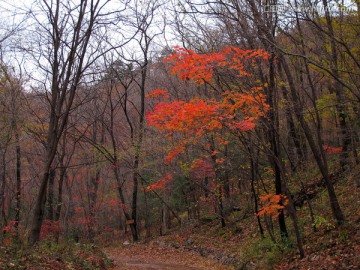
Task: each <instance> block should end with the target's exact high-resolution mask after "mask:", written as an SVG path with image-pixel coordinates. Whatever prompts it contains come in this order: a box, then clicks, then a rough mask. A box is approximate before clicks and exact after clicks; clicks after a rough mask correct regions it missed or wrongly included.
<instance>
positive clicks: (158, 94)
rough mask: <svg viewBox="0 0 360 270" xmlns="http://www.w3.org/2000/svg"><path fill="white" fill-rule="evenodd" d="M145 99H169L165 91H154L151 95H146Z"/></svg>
mask: <svg viewBox="0 0 360 270" xmlns="http://www.w3.org/2000/svg"><path fill="white" fill-rule="evenodd" d="M145 97H146V98H156V97H163V98H169V97H170V96H169V93H168V91H167V90H161V89H155V90H154V91H153V92H152V93H151V94H146V96H145Z"/></svg>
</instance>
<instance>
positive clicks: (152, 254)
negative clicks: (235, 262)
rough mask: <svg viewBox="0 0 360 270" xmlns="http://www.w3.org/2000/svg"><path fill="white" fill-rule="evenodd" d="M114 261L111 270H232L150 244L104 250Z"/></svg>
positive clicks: (175, 250) (199, 257) (194, 254)
mask: <svg viewBox="0 0 360 270" xmlns="http://www.w3.org/2000/svg"><path fill="white" fill-rule="evenodd" d="M104 252H105V253H106V254H107V256H108V257H109V258H110V259H111V260H113V262H114V267H113V268H112V269H111V270H118V269H128V270H137V269H139V270H205V269H206V270H230V269H232V268H230V267H228V266H224V265H220V264H218V263H216V262H214V261H213V260H211V259H206V258H203V257H201V256H200V255H198V254H196V253H192V252H188V251H184V250H180V249H174V248H171V247H159V246H152V245H148V244H131V245H127V246H123V245H121V246H118V247H112V248H106V249H104Z"/></svg>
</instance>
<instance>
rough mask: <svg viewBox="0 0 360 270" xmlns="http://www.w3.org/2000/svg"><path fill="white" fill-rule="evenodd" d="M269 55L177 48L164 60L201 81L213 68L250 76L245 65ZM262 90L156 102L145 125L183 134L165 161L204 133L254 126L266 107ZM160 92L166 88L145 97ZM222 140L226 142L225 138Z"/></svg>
mask: <svg viewBox="0 0 360 270" xmlns="http://www.w3.org/2000/svg"><path fill="white" fill-rule="evenodd" d="M268 57H269V54H268V53H267V52H264V51H262V50H241V49H239V48H236V47H231V46H228V47H226V48H225V49H223V50H222V51H220V52H216V53H215V52H213V53H208V54H197V53H195V52H194V51H192V50H186V49H183V48H179V47H176V48H175V53H174V54H173V55H171V56H169V57H167V58H166V59H165V60H164V61H165V62H167V63H170V70H171V72H172V73H173V74H176V75H178V76H179V77H180V78H181V79H184V80H192V81H194V82H196V83H198V84H204V83H205V82H211V81H212V79H213V75H214V74H215V70H216V69H219V70H225V71H235V72H236V75H237V76H238V77H242V76H251V74H250V73H249V72H248V71H246V67H248V66H249V64H252V63H253V62H254V61H257V60H259V59H262V60H267V59H268ZM262 91H263V88H262V87H253V88H251V89H249V90H248V91H245V90H243V91H242V93H239V92H237V91H226V92H224V93H223V94H222V95H219V96H218V97H217V98H216V99H208V100H204V99H200V98H194V99H192V100H190V101H181V100H178V101H173V102H159V103H158V104H157V105H155V106H154V109H153V111H151V112H149V113H148V114H147V121H148V124H149V125H151V126H154V127H156V128H157V129H158V130H160V131H161V132H163V133H164V135H165V136H167V137H168V138H169V139H172V138H173V135H174V134H175V133H178V134H181V135H182V136H183V139H182V141H181V143H180V144H178V145H177V146H175V148H173V149H172V150H170V152H169V153H168V155H167V157H166V163H167V164H168V163H170V161H171V160H172V159H174V158H175V157H177V156H178V155H180V154H182V153H183V152H184V151H185V149H186V146H187V145H189V144H190V143H197V142H198V141H199V138H201V137H202V136H204V135H205V134H209V133H215V134H216V135H217V136H216V137H220V136H221V134H223V132H224V130H227V131H230V132H232V133H238V132H246V131H249V130H252V129H254V128H255V127H256V121H257V120H258V119H259V118H260V117H265V115H266V112H267V111H268V109H269V106H268V105H267V104H266V97H265V95H264V94H263V93H262ZM159 95H163V96H164V97H168V95H167V92H166V91H165V90H155V91H154V92H153V93H152V94H149V95H148V97H157V96H159ZM223 141H224V144H227V141H225V140H223ZM219 142H220V141H219ZM223 162H224V160H223V159H221V158H220V159H219V158H218V159H216V163H223Z"/></svg>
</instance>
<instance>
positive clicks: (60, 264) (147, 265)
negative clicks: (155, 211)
mask: <svg viewBox="0 0 360 270" xmlns="http://www.w3.org/2000/svg"><path fill="white" fill-rule="evenodd" d="M309 171H310V170H309ZM359 177H360V166H358V167H356V168H353V169H352V170H351V171H350V172H347V173H346V174H336V178H337V179H336V180H337V181H336V184H335V188H336V192H337V195H338V199H339V202H340V205H341V207H342V209H343V212H344V215H345V217H346V222H345V223H344V224H342V225H341V226H336V224H335V221H334V220H333V218H332V215H331V210H330V207H329V202H328V196H327V192H326V190H325V189H324V188H319V187H316V185H314V183H316V182H318V180H319V179H320V178H319V177H314V176H311V177H303V178H302V179H309V180H308V181H305V180H304V184H305V185H308V186H309V187H312V188H318V190H316V192H315V191H314V190H312V192H313V193H312V194H315V195H314V196H313V197H312V199H311V201H310V204H311V205H312V209H313V212H314V218H315V220H314V221H311V219H310V214H309V202H305V203H304V204H303V206H302V207H301V208H299V209H298V210H297V215H298V219H299V225H300V227H301V228H302V230H301V234H302V238H303V247H304V250H305V257H304V258H300V256H299V252H298V250H297V248H296V244H295V240H294V237H293V236H294V232H293V229H292V223H291V220H290V218H289V217H287V218H286V220H287V227H288V231H289V235H290V240H289V242H286V243H284V242H281V241H279V239H280V237H279V235H278V229H277V223H276V220H274V221H273V222H272V223H271V222H270V226H265V224H263V226H264V229H265V238H261V237H260V233H259V228H258V224H257V220H256V216H255V215H254V214H253V210H252V209H251V207H250V208H247V207H243V209H242V210H241V211H236V212H233V213H231V214H229V215H228V216H227V226H226V227H224V228H222V227H221V225H220V222H219V220H218V219H217V218H216V216H211V215H209V216H206V215H204V214H203V215H202V217H201V218H200V219H198V220H186V218H183V224H182V226H181V227H180V228H179V227H176V226H174V227H173V228H172V229H170V230H169V231H168V232H167V234H166V235H163V236H156V235H155V236H153V237H152V238H145V237H143V238H142V239H143V240H141V241H139V242H137V243H132V242H131V241H130V235H129V234H124V233H123V232H118V233H116V232H111V235H101V236H99V239H101V241H99V247H98V246H95V245H92V244H79V243H74V242H70V243H67V242H60V243H56V242H55V241H52V240H51V239H49V240H45V241H41V242H40V243H39V245H37V246H36V247H35V248H30V249H29V248H26V247H21V248H20V249H19V248H18V247H17V246H16V245H15V246H11V245H10V246H0V270H2V269H4V270H8V269H32V270H38V269H39V270H40V269H52V270H63V269H69V270H70V269H75V270H84V269H89V270H90V269H100V270H105V269H107V270H118V269H125V270H126V269H128V270H135V269H139V270H142V269H145V270H151V269H156V270H162V269H163V270H166V269H173V270H186V269H189V270H205V269H209V270H230V269H234V270H240V269H243V270H246V269H248V270H252V269H261V270H267V269H269V270H270V269H280V270H285V269H286V270H288V269H293V270H295V269H300V270H305V269H306V270H308V269H310V270H318V269H326V270H350V269H360V207H359V206H360V186H359V185H357V184H356V183H357V181H358V180H359V179H360V178H359ZM289 184H290V185H293V186H292V189H293V190H295V191H296V186H295V184H296V182H295V181H294V182H293V183H291V182H290V183H289ZM298 190H299V189H298ZM247 201H249V200H248V199H247ZM270 221H271V220H270ZM263 223H264V222H263ZM314 226H315V227H316V231H314V230H313V227H314ZM271 227H273V228H274V230H273V232H274V238H275V239H277V241H272V240H271V237H269V233H268V230H269V229H271ZM109 259H110V260H109Z"/></svg>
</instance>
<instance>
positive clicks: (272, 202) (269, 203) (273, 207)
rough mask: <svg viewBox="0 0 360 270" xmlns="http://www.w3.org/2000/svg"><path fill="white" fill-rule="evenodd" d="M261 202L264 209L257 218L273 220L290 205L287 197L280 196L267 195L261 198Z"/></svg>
mask: <svg viewBox="0 0 360 270" xmlns="http://www.w3.org/2000/svg"><path fill="white" fill-rule="evenodd" d="M259 198H260V202H261V203H262V204H263V208H262V209H260V211H259V212H258V213H257V216H263V215H267V216H271V217H272V218H277V217H278V216H279V214H280V212H281V211H282V209H284V208H285V206H286V205H287V204H288V203H289V201H288V199H287V198H286V196H285V195H282V194H279V195H276V194H267V195H263V196H259Z"/></svg>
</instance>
